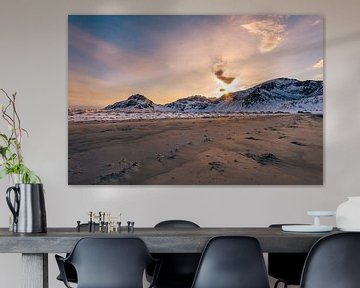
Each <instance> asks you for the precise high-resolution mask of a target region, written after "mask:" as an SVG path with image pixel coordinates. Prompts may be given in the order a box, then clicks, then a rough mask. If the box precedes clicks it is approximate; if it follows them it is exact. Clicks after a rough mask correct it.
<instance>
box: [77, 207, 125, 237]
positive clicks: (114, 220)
mask: <svg viewBox="0 0 360 288" xmlns="http://www.w3.org/2000/svg"><path fill="white" fill-rule="evenodd" d="M118 215H119V216H112V215H111V213H110V212H107V213H105V212H101V211H99V212H98V213H95V212H93V211H89V213H88V221H87V223H81V221H80V220H78V221H77V222H76V224H77V225H76V228H77V231H78V232H80V231H81V227H85V228H86V229H87V230H88V232H98V231H99V232H107V233H110V232H121V213H120V214H118Z"/></svg>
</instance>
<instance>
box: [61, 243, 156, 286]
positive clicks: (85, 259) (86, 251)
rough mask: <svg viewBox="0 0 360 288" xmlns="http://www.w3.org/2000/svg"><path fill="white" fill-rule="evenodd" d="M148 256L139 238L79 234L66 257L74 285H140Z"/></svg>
mask: <svg viewBox="0 0 360 288" xmlns="http://www.w3.org/2000/svg"><path fill="white" fill-rule="evenodd" d="M152 260H153V259H152V257H151V256H150V254H149V251H148V249H147V247H146V245H145V243H144V242H143V241H142V240H141V239H139V238H82V239H80V240H79V241H78V242H77V244H76V245H75V247H74V249H73V251H72V252H71V254H70V255H69V257H68V259H67V261H68V262H69V263H71V264H72V265H73V266H74V267H75V269H76V272H77V277H78V286H77V287H78V288H82V287H85V288H90V287H94V288H95V287H101V288H130V287H131V288H142V287H143V282H142V281H143V273H144V270H145V268H146V267H147V266H148V265H149V264H150V263H151V262H152Z"/></svg>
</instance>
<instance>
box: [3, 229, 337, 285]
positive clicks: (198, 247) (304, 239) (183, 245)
mask: <svg viewBox="0 0 360 288" xmlns="http://www.w3.org/2000/svg"><path fill="white" fill-rule="evenodd" d="M123 230H124V231H122V232H121V233H118V232H112V233H102V232H95V233H94V232H88V231H81V232H77V230H76V229H75V228H49V229H48V233H43V234H40V233H39V234H37V233H34V234H18V233H12V232H9V231H8V230H7V229H5V228H0V253H22V266H23V277H24V278H23V281H24V285H23V287H24V288H48V253H66V252H70V251H71V250H72V248H73V247H74V245H75V243H76V242H77V241H78V240H79V239H80V238H82V237H139V238H141V239H142V240H143V241H144V242H145V243H146V245H147V247H148V249H149V251H150V252H151V253H201V251H202V250H203V248H204V247H205V244H206V243H207V241H208V240H209V239H210V238H212V237H214V236H220V235H246V236H252V237H255V238H257V239H258V240H259V242H260V245H261V248H262V250H263V252H280V253H284V252H294V253H300V252H308V251H309V250H310V248H311V247H312V245H313V244H314V243H315V242H316V241H317V240H318V239H319V238H321V237H323V236H325V235H329V234H332V233H337V231H333V232H331V233H288V232H282V231H281V229H280V228H200V229H196V228H194V229H192V228H187V229H167V228H166V229H164V228H156V229H155V228H135V231H134V232H131V233H129V232H127V230H126V229H123Z"/></svg>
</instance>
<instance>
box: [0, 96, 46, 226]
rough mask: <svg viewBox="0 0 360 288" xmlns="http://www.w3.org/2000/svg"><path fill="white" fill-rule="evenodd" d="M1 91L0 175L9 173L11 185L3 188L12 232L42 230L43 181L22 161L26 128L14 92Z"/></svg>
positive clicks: (43, 206)
mask: <svg viewBox="0 0 360 288" xmlns="http://www.w3.org/2000/svg"><path fill="white" fill-rule="evenodd" d="M0 92H2V94H3V95H5V100H6V103H5V104H4V105H0V108H1V116H2V118H3V120H4V121H5V123H6V124H7V126H8V128H9V129H8V131H7V133H3V132H1V133H0V168H1V170H0V179H1V178H4V177H6V176H8V175H9V176H10V178H11V179H12V182H13V184H14V185H13V186H11V187H9V188H8V189H7V191H6V201H7V204H8V206H9V208H10V211H11V213H12V215H13V224H12V227H10V229H11V228H12V230H13V231H14V232H22V233H27V232H46V212H45V199H44V191H43V185H42V183H41V179H40V177H39V176H37V175H36V174H35V172H33V171H32V170H30V169H29V168H28V167H27V166H26V165H25V163H24V158H23V155H22V153H21V144H22V140H23V136H24V135H28V132H27V131H26V130H25V129H24V128H22V126H21V121H20V117H19V114H18V112H17V109H16V93H14V94H12V95H9V94H8V93H7V92H6V91H5V90H3V89H0Z"/></svg>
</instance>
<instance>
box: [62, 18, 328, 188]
mask: <svg viewBox="0 0 360 288" xmlns="http://www.w3.org/2000/svg"><path fill="white" fill-rule="evenodd" d="M323 25H324V23H323V18H322V17H321V16H318V15H258V16H257V15H171V16H170V15H161V16H160V15H70V16H68V184H69V185H323V99H324V95H323V94H324V93H323V67H324V52H323V49H324V47H323V37H324V35H323V33H324V31H323V30H324V27H323Z"/></svg>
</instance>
